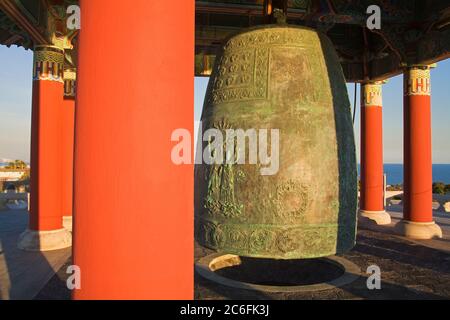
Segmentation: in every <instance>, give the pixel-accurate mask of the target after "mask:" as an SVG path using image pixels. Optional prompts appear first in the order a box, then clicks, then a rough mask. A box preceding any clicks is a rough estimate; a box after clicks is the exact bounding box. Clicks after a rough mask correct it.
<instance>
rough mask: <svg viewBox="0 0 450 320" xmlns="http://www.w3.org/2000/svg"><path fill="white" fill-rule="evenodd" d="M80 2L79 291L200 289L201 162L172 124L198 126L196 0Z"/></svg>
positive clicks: (100, 295) (105, 294)
mask: <svg viewBox="0 0 450 320" xmlns="http://www.w3.org/2000/svg"><path fill="white" fill-rule="evenodd" d="M80 5H81V16H82V26H81V30H80V38H79V56H78V67H77V98H76V99H77V104H76V105H77V107H76V108H77V109H76V115H75V160H74V164H75V175H74V213H73V214H74V251H73V258H74V264H75V265H77V266H78V267H79V268H80V272H81V278H80V280H81V289H78V290H75V291H74V298H75V299H192V298H193V293H194V286H193V279H194V274H193V255H194V248H193V243H194V236H193V230H194V228H193V220H194V214H193V186H194V181H193V165H175V164H174V163H173V162H172V160H171V151H172V148H173V147H174V145H175V143H174V142H172V141H171V135H172V132H173V130H176V129H178V128H186V129H187V130H188V131H189V132H190V133H191V135H192V134H193V124H194V107H193V104H194V26H195V24H194V17H195V13H194V12H195V3H194V1H193V0H182V1H181V0H180V1H175V3H173V2H171V4H170V10H168V6H167V5H166V4H165V3H164V4H163V3H161V2H158V1H148V0H135V1H129V2H126V1H109V0H96V1H92V0H81V3H80ZM114 17H115V19H119V20H120V23H111V21H112V20H111V19H112V18H114ZM191 146H192V143H191Z"/></svg>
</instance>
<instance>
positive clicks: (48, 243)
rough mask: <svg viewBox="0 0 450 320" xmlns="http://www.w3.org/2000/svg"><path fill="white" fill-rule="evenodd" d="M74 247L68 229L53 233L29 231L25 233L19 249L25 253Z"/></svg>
mask: <svg viewBox="0 0 450 320" xmlns="http://www.w3.org/2000/svg"><path fill="white" fill-rule="evenodd" d="M71 246H72V234H71V233H70V232H69V231H67V230H66V229H59V230H52V231H34V230H30V229H27V230H26V231H25V232H23V233H22V234H21V235H20V237H19V241H18V243H17V247H18V248H19V249H21V250H25V251H51V250H58V249H64V248H68V247H71Z"/></svg>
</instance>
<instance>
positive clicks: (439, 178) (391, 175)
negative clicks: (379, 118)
mask: <svg viewBox="0 0 450 320" xmlns="http://www.w3.org/2000/svg"><path fill="white" fill-rule="evenodd" d="M4 165H7V163H0V167H2V166H4ZM358 172H359V165H358ZM384 173H385V174H386V180H387V184H390V185H393V184H401V183H403V164H401V163H389V164H385V165H384ZM433 182H443V183H445V184H450V164H433Z"/></svg>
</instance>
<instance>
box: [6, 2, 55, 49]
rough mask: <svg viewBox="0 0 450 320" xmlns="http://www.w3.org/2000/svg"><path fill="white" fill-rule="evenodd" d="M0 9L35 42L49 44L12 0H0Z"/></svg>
mask: <svg viewBox="0 0 450 320" xmlns="http://www.w3.org/2000/svg"><path fill="white" fill-rule="evenodd" d="M0 9H1V10H2V11H3V12H4V13H5V14H6V15H8V16H9V18H10V19H11V20H12V21H14V23H16V24H17V26H18V27H20V28H21V29H22V30H24V31H25V32H27V33H28V34H29V35H30V37H31V39H32V40H33V42H34V43H35V44H50V41H49V40H48V39H47V38H46V37H45V36H44V35H43V34H42V33H41V32H40V31H39V29H38V28H37V27H36V26H35V25H34V24H33V23H31V21H30V20H29V19H28V17H27V16H26V15H25V14H24V13H23V12H22V11H21V10H20V9H19V8H18V7H17V5H16V4H15V3H14V1H13V0H0Z"/></svg>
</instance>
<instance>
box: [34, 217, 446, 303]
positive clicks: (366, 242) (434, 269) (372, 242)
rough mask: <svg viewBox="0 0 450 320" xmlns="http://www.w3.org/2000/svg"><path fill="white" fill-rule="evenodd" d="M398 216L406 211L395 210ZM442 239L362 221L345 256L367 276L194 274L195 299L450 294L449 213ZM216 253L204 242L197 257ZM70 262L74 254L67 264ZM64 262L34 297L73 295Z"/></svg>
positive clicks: (435, 296) (441, 221)
mask: <svg viewBox="0 0 450 320" xmlns="http://www.w3.org/2000/svg"><path fill="white" fill-rule="evenodd" d="M390 213H391V215H392V216H393V220H394V221H395V220H396V221H398V220H399V218H401V213H399V212H397V213H396V212H390ZM435 215H439V216H436V217H435V218H436V220H437V222H438V223H439V224H440V226H441V227H442V230H443V232H444V238H443V239H436V240H426V241H412V240H409V239H406V238H404V237H401V236H396V235H392V234H390V233H389V227H385V228H381V229H378V230H369V229H366V228H363V227H361V226H360V227H359V230H358V235H357V245H356V246H355V247H354V248H353V250H352V251H350V252H349V253H347V254H344V255H342V256H343V257H344V258H346V259H348V260H350V261H352V262H353V263H355V264H356V265H358V266H359V267H360V268H361V271H362V276H361V277H360V278H359V279H358V280H356V281H355V282H353V283H351V284H348V285H346V286H343V287H341V288H333V289H330V290H325V291H317V292H302V293H267V292H255V291H250V290H242V289H233V288H228V287H225V286H222V285H218V284H215V283H213V282H210V281H208V280H205V279H203V278H201V277H200V276H198V275H195V299H200V300H211V299H348V300H355V299H358V300H359V299H450V215H448V216H447V215H446V214H441V213H436V212H435ZM210 253H212V251H211V250H208V249H205V248H203V247H201V246H199V245H196V247H195V259H196V260H198V259H199V258H201V257H203V256H206V255H208V254H210ZM68 264H70V260H69V261H68V262H67V265H68ZM374 264H375V265H377V266H379V267H380V269H381V290H369V289H368V288H367V285H366V281H367V278H368V276H369V274H367V273H366V270H367V267H369V266H370V265H374ZM64 270H65V268H64V267H63V268H61V269H60V271H59V272H58V273H57V274H56V275H55V276H54V277H53V278H52V279H51V280H50V281H49V282H48V283H47V285H46V286H45V287H44V288H43V290H41V292H40V293H39V294H38V295H37V296H36V297H35V299H69V298H70V292H69V291H68V290H67V289H66V287H65V279H66V277H67V275H66V274H65V272H64Z"/></svg>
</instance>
